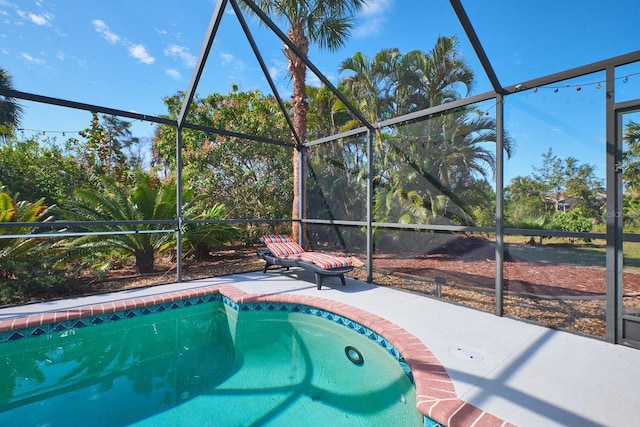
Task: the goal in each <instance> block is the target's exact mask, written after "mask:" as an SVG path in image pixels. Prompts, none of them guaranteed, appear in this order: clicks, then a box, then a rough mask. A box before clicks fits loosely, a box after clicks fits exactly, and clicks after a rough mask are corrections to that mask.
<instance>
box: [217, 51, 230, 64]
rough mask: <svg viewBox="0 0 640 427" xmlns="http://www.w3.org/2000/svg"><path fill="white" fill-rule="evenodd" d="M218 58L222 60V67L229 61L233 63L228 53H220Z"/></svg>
mask: <svg viewBox="0 0 640 427" xmlns="http://www.w3.org/2000/svg"><path fill="white" fill-rule="evenodd" d="M220 58H222V65H227V64H229V63H230V62H231V61H233V54H231V53H228V52H222V53H220Z"/></svg>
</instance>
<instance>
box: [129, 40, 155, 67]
mask: <svg viewBox="0 0 640 427" xmlns="http://www.w3.org/2000/svg"><path fill="white" fill-rule="evenodd" d="M129 55H131V56H133V57H134V58H136V59H137V60H138V61H140V62H142V63H143V64H153V63H154V62H155V61H156V58H154V57H153V56H151V55H150V54H149V52H147V48H145V47H144V46H143V45H141V44H134V45H131V46H130V47H129Z"/></svg>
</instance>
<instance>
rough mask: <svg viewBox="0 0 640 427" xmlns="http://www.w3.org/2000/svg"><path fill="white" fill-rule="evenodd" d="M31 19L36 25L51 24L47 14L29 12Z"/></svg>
mask: <svg viewBox="0 0 640 427" xmlns="http://www.w3.org/2000/svg"><path fill="white" fill-rule="evenodd" d="M29 20H30V21H31V22H33V23H34V24H36V25H50V22H49V17H48V16H47V15H36V14H35V13H29Z"/></svg>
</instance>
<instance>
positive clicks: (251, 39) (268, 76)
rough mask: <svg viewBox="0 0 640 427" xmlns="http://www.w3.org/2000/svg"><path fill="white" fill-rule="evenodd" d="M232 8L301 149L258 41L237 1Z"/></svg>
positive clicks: (232, 0) (298, 138)
mask: <svg viewBox="0 0 640 427" xmlns="http://www.w3.org/2000/svg"><path fill="white" fill-rule="evenodd" d="M231 6H232V7H233V11H234V12H235V13H236V17H237V18H238V22H240V26H241V27H242V30H243V31H244V35H245V36H246V37H247V41H248V42H249V44H250V45H251V49H252V50H253V54H254V55H255V56H256V59H257V60H258V63H259V64H260V68H261V69H262V73H263V74H264V76H265V78H266V79H267V82H268V83H269V87H270V88H271V91H272V92H273V95H274V96H275V97H276V100H277V101H278V106H279V107H280V111H282V114H284V118H285V119H286V121H287V124H288V125H289V130H291V134H292V135H293V138H294V139H295V141H296V146H298V147H300V146H301V145H302V141H300V137H299V136H298V133H297V132H296V130H295V128H294V126H293V122H292V121H291V117H290V116H289V113H288V112H287V109H286V108H285V106H284V102H283V101H282V98H281V97H280V93H279V92H278V89H277V88H276V85H275V83H274V82H273V79H272V78H271V74H269V69H268V68H267V65H266V64H265V62H264V59H263V58H262V54H260V50H259V49H258V46H257V45H256V41H255V39H254V37H253V34H251V30H249V26H248V25H247V21H246V20H245V19H244V15H243V14H242V10H241V9H240V6H238V2H237V0H231Z"/></svg>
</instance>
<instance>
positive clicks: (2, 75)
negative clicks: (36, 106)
mask: <svg viewBox="0 0 640 427" xmlns="http://www.w3.org/2000/svg"><path fill="white" fill-rule="evenodd" d="M0 88H2V89H7V90H13V78H12V77H11V75H10V74H9V73H8V72H7V71H6V70H5V69H4V68H0ZM22 111H23V110H22V106H21V105H20V104H18V102H17V101H16V100H15V99H14V98H12V97H8V96H0V142H1V141H4V140H7V139H10V138H12V137H13V136H15V133H16V130H17V129H18V127H19V125H20V119H21V117H22Z"/></svg>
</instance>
